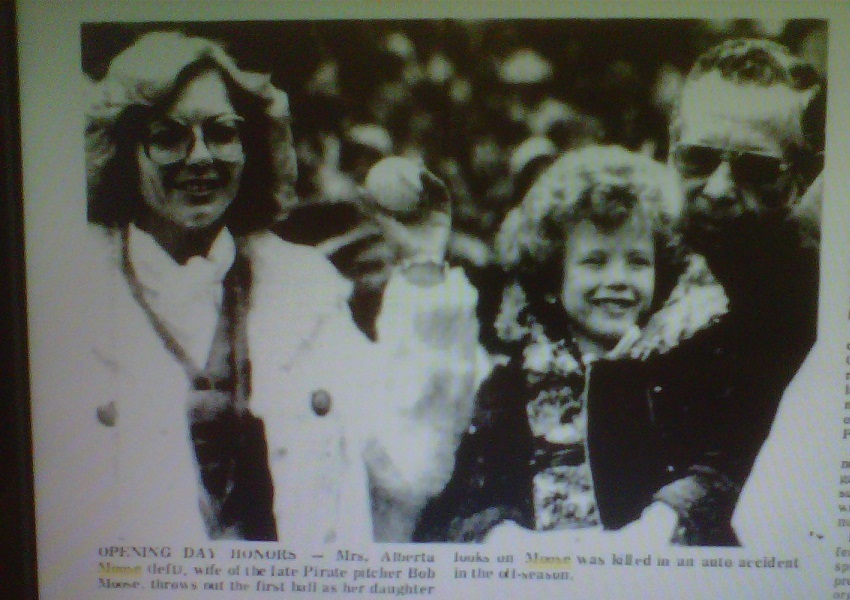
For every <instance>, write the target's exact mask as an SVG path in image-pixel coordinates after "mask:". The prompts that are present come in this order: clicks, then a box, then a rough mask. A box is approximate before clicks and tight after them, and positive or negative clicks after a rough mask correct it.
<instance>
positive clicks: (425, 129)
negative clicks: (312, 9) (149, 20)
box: [83, 19, 827, 329]
mask: <svg viewBox="0 0 850 600" xmlns="http://www.w3.org/2000/svg"><path fill="white" fill-rule="evenodd" d="M179 27H180V29H182V30H184V31H186V32H187V33H194V34H198V35H204V36H206V37H211V38H218V39H221V40H223V41H224V42H225V43H226V44H227V46H228V47H229V48H230V50H231V51H232V52H233V54H234V55H235V56H236V57H237V59H238V60H239V62H240V64H241V65H242V66H243V67H244V68H247V69H249V70H254V71H260V72H270V73H271V75H272V80H273V82H274V83H275V85H277V86H279V87H280V88H282V89H284V90H286V91H287V93H288V94H289V97H290V103H291V110H292V114H293V132H294V136H295V142H296V151H297V156H298V173H299V176H298V184H297V192H298V195H299V197H300V199H301V205H300V206H299V207H298V208H297V209H296V210H294V211H292V213H291V214H290V215H289V218H288V219H286V221H284V222H283V223H281V224H280V225H279V226H278V227H277V232H278V233H279V234H280V235H282V236H283V237H285V238H287V239H290V240H292V241H296V242H301V243H307V244H311V245H317V246H319V247H320V248H321V249H322V250H323V251H324V252H325V254H327V255H328V256H329V257H330V258H331V260H332V261H333V262H334V263H335V264H336V265H337V267H338V268H339V269H340V270H341V271H342V272H343V274H345V275H346V276H348V277H349V278H351V279H353V280H355V281H357V282H358V283H359V284H360V290H361V291H363V290H365V296H364V297H366V298H367V299H366V300H365V302H366V303H367V304H368V303H374V302H378V301H379V300H377V299H376V297H375V296H374V295H371V292H373V291H376V292H378V295H379V291H378V290H379V289H380V286H381V284H382V281H383V279H384V277H383V275H382V273H381V265H385V264H386V263H387V259H388V257H387V256H386V252H387V250H386V248H385V247H383V245H382V244H380V243H379V240H378V239H377V228H376V227H375V226H374V225H373V224H372V223H370V222H369V221H368V219H365V218H364V217H363V216H362V214H361V211H360V210H359V208H358V186H360V185H361V184H362V183H363V181H364V179H365V176H366V173H367V172H368V170H369V168H370V167H371V166H372V165H373V164H374V163H376V162H377V161H378V160H379V159H381V158H382V157H385V156H389V155H399V156H405V157H407V158H410V159H413V160H415V161H419V162H422V163H423V164H424V165H425V166H426V167H427V168H428V169H429V170H430V171H432V172H433V173H435V174H436V175H437V176H438V177H440V178H441V179H442V180H443V181H444V182H445V183H446V185H447V186H448V188H449V190H450V192H451V195H452V198H453V237H452V240H451V247H450V254H451V256H452V257H453V259H454V260H455V261H456V262H460V263H463V264H465V265H467V266H470V267H484V266H486V265H487V264H488V263H489V261H490V254H491V247H492V241H493V236H494V234H495V232H496V231H497V229H498V227H499V225H500V223H501V221H502V218H503V216H504V215H505V214H506V213H507V211H508V210H510V208H511V207H512V206H514V205H515V204H516V203H517V202H519V201H520V200H521V199H522V197H523V195H524V194H525V192H526V191H527V189H528V188H529V186H530V185H531V183H532V182H533V181H534V179H535V177H536V175H537V174H538V173H539V172H540V171H541V170H542V169H543V168H545V167H546V166H547V165H548V164H549V163H550V162H551V161H552V160H553V159H554V157H555V156H556V155H557V154H559V153H561V152H563V151H565V150H568V149H572V148H577V147H580V146H582V145H585V144H588V143H595V142H601V143H612V144H619V145H622V146H624V147H626V148H629V149H632V150H637V151H641V152H644V153H647V154H649V155H651V156H653V157H655V158H658V159H662V160H663V159H664V158H665V156H666V152H667V125H668V122H669V118H670V111H671V109H672V103H673V99H674V98H675V97H676V95H677V93H678V91H679V88H680V86H681V83H682V80H683V78H684V76H685V75H686V74H687V71H688V69H689V67H690V65H691V63H692V62H693V60H694V58H695V57H696V56H697V55H698V54H699V53H701V52H702V51H704V50H705V49H707V48H709V47H710V46H712V45H714V44H716V43H718V42H719V41H721V40H723V39H727V38H732V37H766V38H771V39H775V40H776V41H779V42H781V43H783V44H785V45H786V46H788V47H789V48H790V49H791V50H792V51H793V52H795V53H797V54H800V55H802V56H804V57H805V58H806V59H807V60H809V61H810V62H812V63H813V64H815V65H816V66H817V67H818V68H819V69H821V70H822V71H825V68H826V51H827V28H826V21H802V20H795V21H781V20H776V21H767V20H764V21H755V20H724V21H706V20H605V21H598V20H567V19H564V20H479V21H455V20H420V21H364V20H359V21H314V22H306V21H299V22H293V23H287V24H286V26H285V27H283V26H282V25H281V23H279V22H278V23H246V24H240V23H226V24H225V23H218V24H202V23H198V24H180V26H179ZM134 28H135V29H139V26H135V25H125V26H123V28H122V27H116V26H115V25H114V24H113V25H93V26H88V27H87V28H84V30H83V67H84V70H85V71H87V72H88V74H90V75H93V76H94V77H95V78H97V77H98V76H99V74H100V73H99V70H102V69H103V68H105V65H107V64H108V61H109V59H110V58H111V49H110V48H109V45H110V43H111V44H112V45H114V46H116V51H117V50H118V49H120V47H121V46H123V45H126V44H127V43H129V41H131V40H132V39H133V37H134V34H135V33H137V32H136V31H135V29H134ZM356 302H357V301H356V299H355V304H356ZM355 312H356V311H355ZM366 312H370V310H369V309H367V311H366ZM366 329H368V326H367V327H366Z"/></svg>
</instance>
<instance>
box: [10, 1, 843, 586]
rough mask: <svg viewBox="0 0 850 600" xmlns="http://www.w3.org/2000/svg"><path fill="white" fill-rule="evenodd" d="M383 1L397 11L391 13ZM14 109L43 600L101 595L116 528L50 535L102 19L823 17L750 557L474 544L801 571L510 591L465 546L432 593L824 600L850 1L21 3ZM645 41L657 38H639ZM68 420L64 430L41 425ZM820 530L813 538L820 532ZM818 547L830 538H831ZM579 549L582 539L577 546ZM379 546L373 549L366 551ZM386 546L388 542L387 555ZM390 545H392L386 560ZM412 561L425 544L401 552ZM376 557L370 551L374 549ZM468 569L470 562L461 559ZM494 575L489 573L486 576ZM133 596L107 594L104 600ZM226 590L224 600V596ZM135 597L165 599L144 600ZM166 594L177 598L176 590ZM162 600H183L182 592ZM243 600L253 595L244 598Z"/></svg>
mask: <svg viewBox="0 0 850 600" xmlns="http://www.w3.org/2000/svg"><path fill="white" fill-rule="evenodd" d="M390 4H391V5H390ZM18 7H19V8H18V26H19V38H20V78H21V84H20V89H21V111H22V129H23V159H24V197H25V231H26V244H27V248H26V263H27V280H28V302H29V307H28V310H29V319H30V323H29V325H30V329H29V340H30V365H31V381H32V404H33V407H32V422H33V424H34V436H33V439H34V445H35V449H34V452H35V471H36V472H35V482H36V500H37V511H38V513H37V521H38V542H39V547H40V556H39V574H40V580H41V586H42V597H43V598H47V599H50V598H91V597H95V596H96V594H97V590H95V585H96V574H95V567H96V564H97V548H98V545H99V544H101V543H104V540H108V539H109V528H108V525H107V524H104V523H101V522H99V520H98V515H96V514H89V515H87V518H86V519H84V520H82V521H81V522H77V523H76V528H77V532H78V534H77V536H76V537H75V539H74V540H73V541H72V542H73V543H70V544H69V543H67V542H68V541H69V540H57V539H55V538H54V537H52V529H51V525H50V524H51V523H61V522H62V520H63V519H67V518H69V517H68V515H70V514H83V515H85V514H86V512H85V510H84V508H85V507H84V506H73V504H74V503H83V502H84V498H85V495H86V494H87V493H96V490H87V489H86V487H85V482H86V468H87V467H86V465H84V464H65V462H64V461H63V455H62V448H63V447H66V448H67V447H69V445H75V444H81V443H85V440H79V439H76V438H75V435H74V428H73V423H74V419H75V416H74V415H63V416H65V417H67V419H63V420H58V421H57V420H56V419H51V418H49V417H50V415H55V414H56V413H57V412H59V413H61V412H62V411H63V406H67V404H68V402H67V399H68V398H69V395H73V394H85V393H87V392H86V381H85V375H84V373H81V372H79V371H78V370H77V369H76V368H75V365H76V364H77V363H76V359H75V354H74V350H75V343H74V341H75V340H76V339H79V336H81V335H82V333H83V330H84V328H85V326H86V324H85V323H81V322H75V320H74V318H73V315H74V314H79V312H81V311H82V309H83V308H84V307H81V306H76V305H75V302H79V300H77V298H78V296H77V295H75V294H74V290H75V287H76V286H79V285H84V283H83V282H84V281H85V277H86V276H85V273H86V269H87V261H86V256H85V255H84V253H82V252H79V251H76V247H75V240H77V239H78V238H80V237H81V235H80V234H81V233H82V232H83V230H84V229H85V227H86V222H85V186H84V173H85V168H84V161H83V152H82V151H83V143H82V141H83V114H84V108H85V105H86V97H85V88H84V86H83V80H82V75H81V72H80V46H79V43H80V42H79V39H80V33H79V32H80V24H81V23H82V22H92V21H148V20H233V19H289V18H322V17H323V18H365V17H369V16H383V17H388V16H395V17H411V16H417V15H418V16H452V17H461V18H462V17H468V18H483V17H535V16H537V17H576V16H593V17H605V16H620V17H622V16H635V17H637V16H644V17H646V16H653V17H662V16H663V17H674V16H675V17H721V16H736V17H757V18H785V17H816V18H828V19H829V21H830V23H829V25H830V27H829V31H830V42H829V72H828V76H829V100H828V137H827V152H826V157H827V158H826V170H827V177H826V189H825V192H826V193H825V198H826V206H825V212H824V220H823V252H822V254H823V258H822V281H821V303H820V332H819V340H818V343H817V346H816V347H815V349H814V350H813V352H812V353H811V355H810V356H809V358H808V360H807V362H806V364H805V366H804V368H803V369H802V371H801V372H800V374H799V375H798V377H797V378H796V380H795V381H794V383H793V384H792V385H791V387H790V388H789V390H788V392H787V394H786V397H785V399H784V400H783V403H782V406H781V408H780V412H779V415H778V417H777V420H776V422H775V425H774V427H773V431H772V433H771V436H770V438H769V439H768V441H767V443H766V445H765V446H764V448H763V450H762V452H761V455H760V457H759V460H758V462H757V464H756V467H755V469H754V472H753V474H752V476H751V478H750V480H749V482H748V484H747V487H746V489H745V492H744V494H743V496H742V498H741V502H740V504H739V508H738V511H737V513H736V516H735V525H736V528H737V530H738V531H739V533H740V535H741V537H742V539H743V541H744V543H745V547H744V548H741V549H731V550H730V549H711V548H697V549H682V548H670V547H668V546H666V544H663V543H659V544H657V545H653V543H652V542H651V541H650V540H641V541H633V542H632V545H629V544H628V543H619V542H617V543H612V542H610V540H609V539H607V538H606V537H604V536H600V535H594V534H584V535H583V536H582V535H580V534H563V535H551V536H538V539H536V540H535V542H534V546H533V547H527V546H528V544H527V539H528V538H523V541H522V542H517V543H513V542H511V541H510V540H509V539H508V540H505V541H503V542H499V544H498V546H497V545H487V546H485V547H483V548H478V549H479V550H480V551H481V552H484V553H487V554H490V555H491V556H492V555H495V554H496V553H497V552H499V551H500V550H501V551H503V552H512V553H514V554H516V555H517V559H518V560H520V557H521V556H522V555H523V554H524V553H525V552H526V551H538V552H540V553H541V554H556V555H563V554H574V553H575V552H582V553H584V554H587V555H595V554H598V555H599V556H603V557H605V558H606V562H607V563H608V564H610V561H609V560H607V559H609V558H610V555H611V552H612V551H617V552H633V553H634V554H636V555H639V556H643V555H645V554H647V553H652V554H653V555H657V554H661V555H664V556H668V557H670V558H672V559H674V562H675V558H676V557H684V556H688V557H695V558H697V559H698V560H697V562H699V559H702V558H717V557H724V558H725V557H730V558H738V557H744V558H759V557H761V556H762V555H769V556H773V555H775V556H778V557H780V558H782V557H799V559H800V564H801V566H802V567H803V568H801V569H799V570H792V571H781V570H774V569H762V570H757V569H753V570H749V571H747V570H743V569H729V570H724V569H699V568H696V569H691V570H686V569H678V570H672V569H671V570H669V571H664V570H660V569H659V568H650V569H638V568H628V567H619V568H617V567H606V568H604V569H603V568H601V569H598V570H595V571H594V570H592V569H583V570H581V571H576V573H575V575H576V578H575V581H572V582H568V583H560V582H555V583H538V582H525V583H523V584H516V585H506V584H504V583H503V582H501V581H493V582H480V581H473V580H464V581H452V580H450V573H451V570H452V564H451V559H452V554H453V552H454V551H455V550H460V551H462V552H470V553H471V552H474V551H475V549H476V547H472V546H469V547H459V546H458V547H454V546H430V547H428V548H427V549H428V550H429V551H431V552H433V553H434V554H436V555H437V560H438V564H439V565H441V566H440V567H439V570H440V573H441V575H442V577H440V578H438V579H437V580H436V581H437V583H436V585H437V586H438V588H437V591H438V597H464V596H469V597H473V598H476V597H481V598H484V597H487V598H502V597H505V598H507V597H516V596H517V595H518V594H519V595H528V596H534V597H540V598H546V597H553V598H554V597H562V598H722V597H735V598H769V597H774V598H832V597H833V596H832V594H833V591H834V590H833V587H832V586H833V576H834V573H833V569H834V563H835V562H836V560H835V559H834V557H835V549H836V546H837V545H839V544H842V543H844V544H845V545H847V546H850V543H848V539H847V538H848V536H850V530H848V529H844V530H839V529H838V528H837V527H836V522H837V518H838V509H837V504H838V488H839V475H840V473H839V466H840V460H841V459H845V460H847V459H850V452H848V449H850V440H848V441H843V440H842V428H843V425H842V418H843V417H844V415H845V414H848V413H845V411H844V410H843V404H844V400H845V398H844V396H843V392H844V372H845V371H850V367H848V366H846V365H845V357H846V356H847V351H846V350H845V345H846V344H847V342H850V325H848V312H850V295H848V284H850V277H848V273H850V265H848V254H850V243H849V242H850V240H848V235H850V203H848V202H847V201H846V199H845V194H846V191H845V190H847V189H848V188H850V164H848V158H847V157H848V156H850V147H848V146H850V118H848V108H847V102H846V98H847V97H848V94H850V89H848V80H847V73H848V71H850V69H848V67H850V4H845V3H843V2H762V3H755V2H751V3H742V2H735V3H711V2H699V3H697V2H693V3H689V4H685V3H680V2H654V3H640V4H639V5H637V3H628V4H626V3H622V4H621V3H605V4H603V3H595V2H594V3H589V2H588V3H566V2H564V3H546V2H528V3H520V2H473V1H467V2H463V3H457V2H429V3H427V4H425V3H418V2H417V3H415V2H394V3H387V2H294V1H293V2H280V1H278V2H131V1H118V0H116V1H114V2H76V1H68V2H59V1H54V2H45V1H43V0H42V1H38V0H30V1H20V2H18ZM647 43H652V41H651V40H647ZM61 421H64V424H65V426H64V427H62V428H61V429H56V430H54V429H48V428H46V427H45V425H44V424H45V423H56V422H61ZM813 534H814V535H813ZM819 536H823V537H822V539H821V537H819ZM580 537H582V538H583V539H581V540H580V541H578V542H577V541H576V539H577V538H580ZM362 546H363V548H364V549H369V547H370V544H369V543H368V542H366V541H364V543H363V544H362ZM383 549H384V548H381V550H383ZM386 549H388V550H392V549H394V548H393V547H390V548H386ZM403 549H404V550H405V551H407V552H419V551H422V550H424V549H426V548H424V547H422V546H415V547H414V546H407V547H404V548H403ZM372 552H373V553H375V554H376V553H377V549H373V550H372ZM467 566H468V565H467ZM490 568H494V567H493V566H492V565H491V566H490ZM124 594H125V592H110V593H104V594H103V595H104V597H113V598H118V597H131V596H130V595H127V596H124ZM225 595H226V594H225ZM132 597H139V598H143V597H145V598H146V597H150V598H154V597H158V596H157V595H156V594H155V593H153V592H149V593H148V594H147V595H145V593H134V594H133V595H132ZM166 597H169V596H166ZM170 597H178V596H177V595H173V596H170ZM239 597H251V596H250V595H248V596H245V595H243V596H239Z"/></svg>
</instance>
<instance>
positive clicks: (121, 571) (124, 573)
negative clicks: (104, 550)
mask: <svg viewBox="0 0 850 600" xmlns="http://www.w3.org/2000/svg"><path fill="white" fill-rule="evenodd" d="M98 571H99V573H98V575H111V576H112V577H127V578H131V577H141V576H142V567H141V565H135V566H132V567H128V566H125V565H114V564H112V563H111V562H102V563H98Z"/></svg>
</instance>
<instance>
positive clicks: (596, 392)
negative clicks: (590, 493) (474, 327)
mask: <svg viewBox="0 0 850 600" xmlns="http://www.w3.org/2000/svg"><path fill="white" fill-rule="evenodd" d="M823 99H824V82H823V81H822V80H821V78H820V77H819V75H818V74H817V72H816V71H815V70H814V68H813V67H811V66H809V65H807V64H805V63H803V62H802V61H800V60H799V59H797V58H795V57H793V56H792V55H791V54H790V53H789V52H788V51H787V50H786V49H785V48H784V47H782V46H780V45H779V44H776V43H773V42H769V41H764V40H731V41H728V42H725V43H723V44H720V45H719V46H717V47H715V48H712V49H711V50H709V51H707V52H706V53H705V54H703V55H702V56H700V57H699V58H698V59H697V61H696V63H695V66H694V67H693V69H692V70H691V72H690V74H689V75H688V77H687V79H686V81H685V84H684V86H683V89H682V92H681V96H680V99H679V102H678V105H677V107H676V111H675V114H674V117H673V121H672V123H671V130H670V134H671V135H670V138H671V140H670V163H671V164H672V165H673V166H674V167H675V168H676V170H677V171H678V172H679V173H680V175H681V179H682V182H683V188H684V192H685V200H686V202H685V208H684V213H683V217H682V222H681V230H682V234H683V239H684V241H685V243H686V244H687V246H688V248H689V249H690V250H692V251H693V252H694V254H692V255H691V257H690V259H689V261H690V262H689V264H690V268H689V269H688V271H686V274H685V275H684V276H683V277H682V279H681V280H680V282H679V285H678V290H677V291H674V293H673V295H672V296H671V297H672V298H677V299H678V302H677V303H676V304H675V305H674V304H673V303H668V306H665V307H664V308H662V309H661V310H660V311H659V313H658V314H657V315H656V316H654V317H653V320H652V321H651V322H650V323H649V324H648V326H647V328H646V331H645V337H644V339H643V340H642V341H640V342H638V343H637V344H636V345H635V347H633V348H632V352H631V354H632V356H630V357H629V358H623V359H619V360H604V361H600V362H599V363H597V364H595V365H594V377H593V379H592V380H591V383H590V388H589V389H588V394H587V395H588V412H589V421H593V422H592V423H590V426H589V427H590V430H589V432H588V440H589V446H590V448H589V451H590V454H591V456H592V458H593V459H594V460H595V464H596V468H595V470H594V483H595V485H596V488H597V489H596V493H597V498H598V500H599V510H600V516H601V519H602V521H603V524H604V525H605V526H606V527H608V528H611V529H617V528H619V527H622V526H624V525H626V524H627V523H629V522H631V521H633V520H634V519H637V518H639V517H640V514H641V511H642V510H643V508H644V507H645V506H647V505H648V504H650V503H652V502H654V501H657V500H660V501H661V502H662V503H664V504H666V505H668V506H670V507H671V508H672V509H673V510H674V511H675V513H676V515H677V517H678V524H677V526H676V529H675V531H674V534H673V538H672V540H671V541H672V542H673V543H678V544H684V545H738V544H739V543H740V542H739V540H738V537H737V535H736V533H735V531H734V530H733V528H732V515H733V512H734V510H735V506H736V504H737V500H738V496H739V494H740V492H741V489H742V487H743V485H744V483H745V482H746V480H747V477H748V476H749V473H750V470H751V469H752V466H753V463H754V461H755V459H756V456H757V455H758V452H759V450H760V449H761V446H762V444H763V442H764V441H765V439H766V438H767V436H768V433H769V432H770V428H771V425H772V423H773V419H774V417H775V415H776V411H777V408H778V406H779V402H780V400H781V398H782V395H783V393H784V391H785V389H786V387H787V386H788V384H789V383H790V382H791V380H792V378H793V377H794V375H795V374H796V372H797V370H798V369H799V367H800V365H801V364H802V362H803V360H804V359H805V357H806V355H807V353H808V351H809V349H810V348H811V346H812V344H813V343H814V340H815V334H816V325H817V291H818V262H819V252H818V242H819V202H820V189H821V187H820V182H818V183H817V184H814V185H813V184H812V181H813V179H814V178H815V177H816V176H817V175H818V171H819V170H820V162H821V157H822V151H823V137H824V131H823V129H824V104H823ZM703 258H704V260H705V262H704V263H703V262H702V259H703ZM705 264H707V265H708V270H710V272H711V275H709V274H708V272H707V270H706V269H704V268H703V269H702V270H700V269H699V268H698V266H699V265H705ZM712 276H713V277H712ZM712 286H713V287H714V288H715V290H716V291H718V293H719V290H720V288H721V287H722V292H723V294H725V297H726V300H727V301H728V302H727V303H725V304H726V307H725V309H721V310H716V311H714V313H712V311H711V310H710V307H709V306H708V304H709V303H708V302H706V301H705V299H704V298H703V299H701V297H700V296H699V295H698V294H700V293H705V292H706V290H708V289H710V288H711V287H712ZM723 304H724V303H723V302H720V303H719V304H717V303H716V306H720V307H722V306H723ZM689 320H690V322H689ZM677 328H678V329H677ZM653 340H654V341H653ZM657 340H665V341H666V342H667V345H666V346H665V345H664V344H660V345H659V344H657V343H655V342H657ZM637 357H640V360H638V359H637ZM627 482H628V483H627Z"/></svg>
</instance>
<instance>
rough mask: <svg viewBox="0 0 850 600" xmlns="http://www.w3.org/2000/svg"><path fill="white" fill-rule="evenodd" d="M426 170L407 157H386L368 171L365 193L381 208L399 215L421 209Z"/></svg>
mask: <svg viewBox="0 0 850 600" xmlns="http://www.w3.org/2000/svg"><path fill="white" fill-rule="evenodd" d="M422 171H423V167H422V166H421V165H420V164H418V163H416V162H414V161H412V160H409V159H407V158H401V157H399V156H390V157H387V158H383V159H381V160H379V161H378V162H377V163H375V164H374V165H373V166H372V168H371V169H369V173H368V175H366V183H365V186H366V190H367V191H368V192H369V193H370V194H371V195H372V197H373V198H374V199H375V202H377V203H378V204H379V205H380V206H382V207H383V208H385V209H387V210H389V211H392V212H393V213H398V214H410V213H413V212H416V211H417V210H419V204H420V197H421V195H422V181H421V179H420V175H421V174H422Z"/></svg>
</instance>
